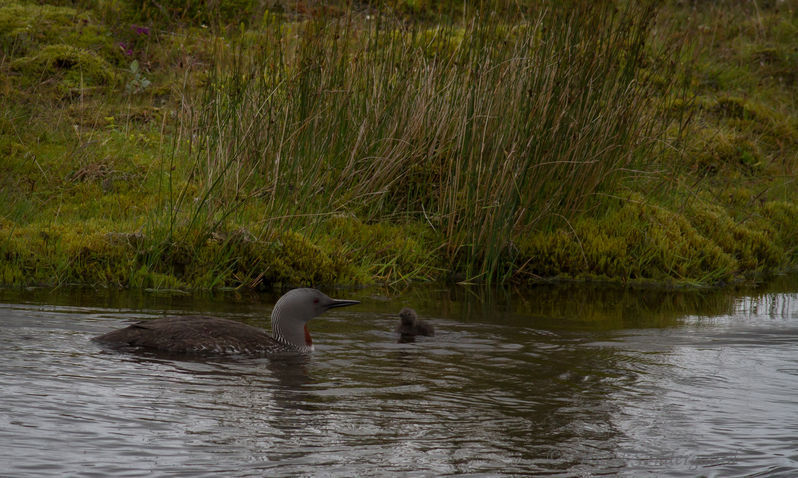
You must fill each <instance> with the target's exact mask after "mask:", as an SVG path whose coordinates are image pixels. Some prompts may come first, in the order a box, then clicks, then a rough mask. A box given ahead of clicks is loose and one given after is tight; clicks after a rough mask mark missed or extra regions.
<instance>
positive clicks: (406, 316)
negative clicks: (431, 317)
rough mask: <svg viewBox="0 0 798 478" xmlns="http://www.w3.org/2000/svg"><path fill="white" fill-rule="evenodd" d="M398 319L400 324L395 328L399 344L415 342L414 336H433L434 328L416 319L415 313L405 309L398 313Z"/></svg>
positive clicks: (407, 308)
mask: <svg viewBox="0 0 798 478" xmlns="http://www.w3.org/2000/svg"><path fill="white" fill-rule="evenodd" d="M399 318H400V319H401V322H400V323H399V325H398V326H397V327H396V332H398V333H399V342H400V343H405V342H415V340H416V335H426V336H430V337H431V336H433V335H435V328H434V327H433V326H432V324H430V323H428V322H426V321H424V320H421V319H419V318H418V314H416V311H415V310H413V309H411V308H409V307H405V308H404V309H402V310H401V311H399Z"/></svg>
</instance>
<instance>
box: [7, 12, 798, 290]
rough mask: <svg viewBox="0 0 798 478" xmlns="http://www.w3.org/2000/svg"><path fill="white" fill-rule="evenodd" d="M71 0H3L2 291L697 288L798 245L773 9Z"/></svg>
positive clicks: (791, 19)
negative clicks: (168, 4)
mask: <svg viewBox="0 0 798 478" xmlns="http://www.w3.org/2000/svg"><path fill="white" fill-rule="evenodd" d="M58 4H60V5H63V4H64V2H58ZM79 5H80V6H78V7H69V6H58V5H47V4H45V5H38V4H34V3H28V2H24V1H20V2H14V3H12V4H10V5H7V6H5V7H0V44H2V46H3V51H4V53H5V55H4V57H3V58H2V59H0V72H1V73H2V75H0V95H1V96H2V100H3V103H4V105H7V107H4V108H3V110H2V112H0V168H2V171H1V172H2V174H1V175H0V187H2V189H0V283H2V284H11V285H23V284H47V285H61V284H91V285H95V286H112V287H117V286H118V287H142V288H157V289H177V288H224V287H247V288H264V287H271V286H273V285H276V284H284V285H298V284H331V283H339V284H364V283H372V282H387V283H395V282H406V281H412V280H438V279H455V280H465V281H475V282H476V281H479V282H527V281H538V280H549V279H552V278H559V279H563V278H565V279H580V278H582V279H599V280H612V281H619V282H656V283H679V284H717V283H723V282H729V281H734V280H739V279H741V278H756V277H760V276H762V275H764V274H767V273H772V272H774V271H778V270H782V269H785V268H788V267H791V266H793V265H794V264H795V262H796V259H797V258H798V253H796V250H797V249H796V244H798V202H796V198H798V195H796V185H795V183H794V180H793V176H794V169H795V166H796V161H798V132H797V131H798V113H796V111H797V110H796V107H798V105H797V104H796V102H797V101H798V100H796V98H798V95H796V94H795V89H796V71H798V52H796V51H795V49H794V45H793V40H792V39H794V38H795V35H796V33H798V15H797V14H796V9H795V5H794V4H792V3H790V2H782V3H777V4H775V5H773V6H766V5H763V6H760V8H759V9H758V10H757V11H754V10H752V7H751V6H750V5H748V4H747V3H743V2H722V4H717V5H712V6H708V5H705V6H701V7H696V8H694V9H693V8H692V7H690V8H688V7H681V6H679V5H677V4H673V5H665V6H660V7H658V9H657V11H656V15H655V12H654V10H653V7H645V6H638V7H634V8H637V10H633V11H631V12H627V11H625V10H624V9H623V8H620V9H618V10H617V11H615V12H614V13H612V14H606V13H607V12H605V11H603V10H601V9H602V8H605V7H606V6H604V7H600V6H595V5H592V4H585V5H581V4H579V2H574V4H573V5H571V6H570V7H568V8H563V9H562V10H554V11H552V10H551V9H549V10H542V9H539V8H536V7H535V6H534V5H530V6H529V8H528V9H527V10H526V11H525V12H524V15H507V14H506V12H498V13H495V14H494V15H495V16H494V17H491V18H489V19H488V20H489V21H488V20H486V18H485V17H486V16H487V15H488V13H487V12H478V13H480V15H481V16H480V15H475V16H473V17H472V16H470V15H466V16H465V17H462V16H461V17H460V18H454V19H452V18H451V17H449V16H445V15H441V16H438V15H439V14H440V12H432V11H428V10H424V11H413V9H412V8H405V9H401V8H400V9H399V13H397V10H396V9H394V10H392V11H391V12H392V13H390V14H389V13H385V11H383V12H382V13H380V12H379V11H375V10H363V9H361V10H357V9H355V10H353V11H350V10H346V9H344V8H340V9H331V10H330V11H325V12H311V13H307V12H304V13H303V12H298V11H290V10H288V9H287V8H282V9H281V11H274V10H273V11H271V12H257V15H255V16H253V17H252V18H257V20H252V19H250V21H249V22H248V23H242V24H241V25H238V23H235V22H232V21H231V22H230V23H229V24H230V25H232V26H234V27H233V28H229V29H213V28H211V29H208V28H204V27H203V26H202V25H201V24H200V23H199V22H197V23H192V22H191V21H190V20H191V19H188V20H187V19H185V18H179V19H178V18H175V17H170V18H167V19H166V20H164V18H161V17H159V18H151V14H152V12H153V10H148V9H147V7H148V6H150V7H151V5H149V4H148V3H147V2H138V3H136V2H131V3H127V2H122V1H120V2H110V3H108V2H89V1H87V2H81V3H79ZM136 6H138V7H140V8H138V9H136V8H133V7H136ZM398 6H399V7H401V6H402V5H398ZM394 7H397V5H394ZM645 8H652V10H651V11H649V12H646V11H645ZM402 12H404V13H402ZM406 12H410V15H409V16H407V13H406ZM162 13H163V12H162ZM475 13H476V12H475ZM159 14H160V13H159ZM403 15H404V16H403ZM119 17H121V18H125V19H127V20H128V22H127V23H124V24H122V25H121V26H112V25H118V24H119V23H118V22H117V21H115V20H116V19H117V18H119ZM415 18H419V19H420V20H421V21H415V20H414V19H415ZM431 18H432V19H437V20H435V21H431V20H430V19H431ZM655 18H656V21H652V20H654V19H655ZM112 19H113V20H114V21H112ZM178 20H180V21H179V22H178ZM34 21H36V22H39V23H38V24H39V25H43V26H44V27H43V28H33V27H32V25H33V22H34ZM214 32H215V33H214ZM220 32H223V33H220Z"/></svg>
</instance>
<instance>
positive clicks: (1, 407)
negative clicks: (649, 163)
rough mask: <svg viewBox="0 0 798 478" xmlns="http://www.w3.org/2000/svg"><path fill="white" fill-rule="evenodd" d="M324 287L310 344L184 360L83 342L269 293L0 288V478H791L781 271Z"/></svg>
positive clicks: (789, 281)
mask: <svg viewBox="0 0 798 478" xmlns="http://www.w3.org/2000/svg"><path fill="white" fill-rule="evenodd" d="M334 295H336V296H338V297H341V298H358V299H360V300H362V301H363V304H362V305H360V306H358V307H352V308H347V309H337V310H333V311H331V312H329V313H328V314H327V315H325V316H323V317H322V318H319V319H316V320H315V321H313V322H312V323H311V330H312V332H313V334H314V341H315V344H316V348H317V350H316V352H315V353H314V354H313V355H312V356H310V357H308V358H297V359H293V360H290V359H283V360H281V361H271V362H270V361H269V360H266V359H263V360H252V359H249V360H243V359H241V360H219V359H215V360H205V361H185V360H175V359H171V358H164V357H160V358H159V357H142V356H135V355H129V354H118V353H115V352H111V351H107V350H104V349H103V348H101V347H100V346H98V345H96V344H94V343H93V342H90V341H89V339H90V338H91V337H92V336H94V335H98V334H101V333H104V332H107V331H109V330H112V329H114V328H118V327H121V326H124V325H125V324H127V323H128V322H129V321H130V320H138V319H142V318H149V317H157V316H162V315H166V314H183V313H205V314H211V315H218V316H223V317H228V318H239V319H241V320H245V321H249V322H252V323H256V324H261V325H265V324H266V322H265V320H263V317H265V316H267V315H268V313H269V312H270V310H271V306H272V305H273V303H274V302H273V301H274V298H273V297H265V296H253V297H236V296H226V297H217V298H215V299H212V300H211V299H206V300H197V299H189V298H182V297H158V296H152V295H135V294H130V293H127V294H113V293H97V292H81V291H71V292H69V293H66V292H62V293H52V292H44V291H33V292H13V291H0V393H1V395H0V474H2V475H3V476H6V475H8V476H32V477H33V476H36V477H38V476H65V475H69V476H153V475H156V476H201V475H213V476H296V475H322V476H374V475H402V476H440V475H449V474H458V475H459V474H467V475H483V476H495V475H528V474H540V475H545V476H601V475H623V476H634V477H639V476H724V477H725V476H785V477H787V476H798V277H790V278H782V279H780V280H777V281H775V282H774V283H771V284H770V285H769V286H767V287H765V288H763V289H760V290H749V291H738V292H736V293H733V292H729V291H723V292H719V291H714V292H703V293H698V292H669V293H664V292H655V291H640V290H633V291H623V290H616V289H608V288H601V287H590V286H580V287H577V286H565V287H538V288H535V289H530V290H525V291H521V292H519V291H510V292H496V291H483V290H474V289H462V288H455V289H441V288H435V287H429V286H425V287H415V288H413V289H411V290H408V291H402V292H395V295H394V297H393V298H390V299H389V298H388V297H384V296H380V295H377V294H376V293H375V292H374V291H338V292H337V293H335V294H334ZM403 306H412V307H415V308H416V309H417V310H418V311H419V313H420V315H421V316H423V317H425V318H427V319H429V320H431V321H432V322H433V323H434V325H435V326H436V328H437V332H438V333H437V336H436V337H433V338H425V339H423V340H419V341H418V342H416V343H411V344H397V343H396V336H395V335H394V333H393V332H392V330H393V328H394V326H395V325H396V324H397V321H398V319H397V318H396V316H395V315H394V314H395V313H396V312H398V310H399V309H401V308H402V307H403Z"/></svg>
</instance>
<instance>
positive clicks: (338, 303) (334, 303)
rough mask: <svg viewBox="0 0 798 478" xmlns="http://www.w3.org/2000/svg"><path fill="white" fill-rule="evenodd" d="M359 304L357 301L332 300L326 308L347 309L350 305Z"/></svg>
mask: <svg viewBox="0 0 798 478" xmlns="http://www.w3.org/2000/svg"><path fill="white" fill-rule="evenodd" d="M359 303H360V301H359V300H343V299H332V303H331V304H330V305H328V306H327V308H328V309H335V308H336V307H348V306H350V305H357V304H359Z"/></svg>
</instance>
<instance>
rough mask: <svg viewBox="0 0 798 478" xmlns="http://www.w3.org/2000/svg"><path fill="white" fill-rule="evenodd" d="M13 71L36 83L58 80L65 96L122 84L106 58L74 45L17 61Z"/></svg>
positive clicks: (57, 47)
mask: <svg viewBox="0 0 798 478" xmlns="http://www.w3.org/2000/svg"><path fill="white" fill-rule="evenodd" d="M11 69H12V70H14V71H17V72H19V73H22V74H23V75H25V76H26V78H27V79H28V80H29V81H33V82H36V83H40V82H47V81H48V80H53V79H54V80H56V81H57V82H58V88H59V90H60V92H61V93H62V94H70V93H72V94H79V93H81V92H82V91H83V90H85V89H86V88H87V87H93V86H102V85H109V86H113V85H115V84H116V83H117V82H118V81H119V76H118V75H117V73H116V72H115V71H114V69H113V68H112V67H111V65H109V64H108V62H106V61H105V60H104V59H103V58H101V57H100V56H98V55H97V54H95V53H94V52H92V51H89V50H84V49H80V48H77V47H74V46H71V45H48V46H46V47H44V48H42V49H41V50H40V51H39V52H37V53H36V54H35V55H33V56H29V57H22V58H18V59H16V60H14V61H13V62H11Z"/></svg>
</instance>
